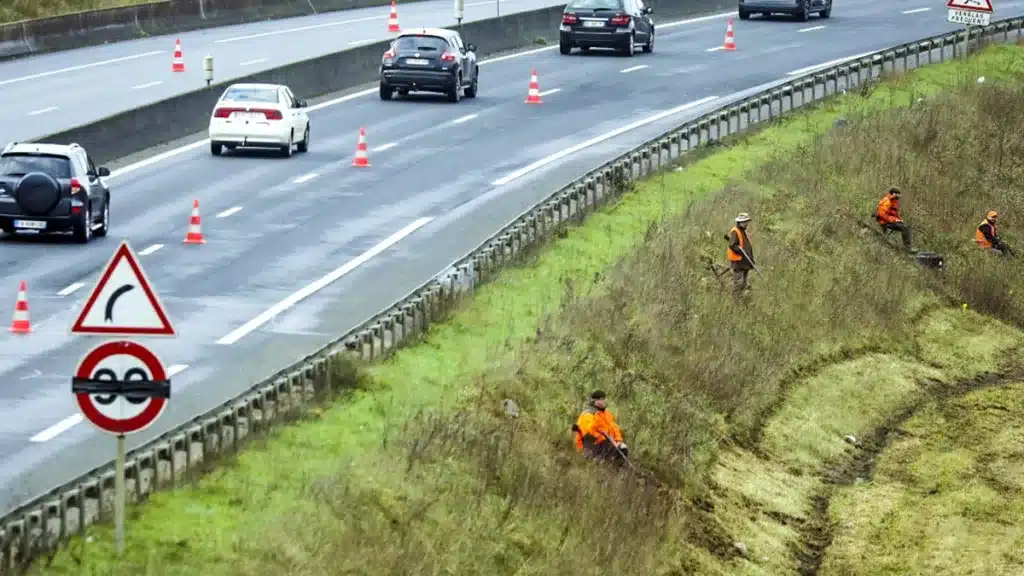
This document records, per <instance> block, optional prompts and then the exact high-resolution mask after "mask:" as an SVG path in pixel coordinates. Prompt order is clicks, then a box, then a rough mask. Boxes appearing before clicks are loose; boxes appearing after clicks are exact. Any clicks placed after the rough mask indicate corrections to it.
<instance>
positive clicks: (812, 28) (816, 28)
mask: <svg viewBox="0 0 1024 576" xmlns="http://www.w3.org/2000/svg"><path fill="white" fill-rule="evenodd" d="M824 29H825V27H824V26H811V27H810V28H801V29H799V30H797V32H811V31H814V30H824Z"/></svg>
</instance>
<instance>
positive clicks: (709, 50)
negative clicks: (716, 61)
mask: <svg viewBox="0 0 1024 576" xmlns="http://www.w3.org/2000/svg"><path fill="white" fill-rule="evenodd" d="M719 50H725V46H715V47H714V48H708V49H707V51H708V52H718V51H719Z"/></svg>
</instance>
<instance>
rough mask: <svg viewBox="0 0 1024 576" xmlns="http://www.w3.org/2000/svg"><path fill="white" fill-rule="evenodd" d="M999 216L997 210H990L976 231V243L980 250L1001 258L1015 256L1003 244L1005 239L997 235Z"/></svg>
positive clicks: (1011, 250) (1010, 249)
mask: <svg viewBox="0 0 1024 576" xmlns="http://www.w3.org/2000/svg"><path fill="white" fill-rule="evenodd" d="M998 218H999V214H998V213H997V212H996V211H995V210H989V211H988V214H986V215H985V219H984V220H982V221H981V224H978V227H977V228H975V229H974V243H975V244H977V245H978V247H979V248H981V249H983V250H986V251H989V252H992V253H993V254H999V255H1000V256H1008V255H1009V256H1013V255H1014V254H1013V249H1012V248H1010V247H1009V246H1007V245H1006V243H1005V242H1003V239H1002V238H1000V237H999V235H998V234H996V220H997V219H998Z"/></svg>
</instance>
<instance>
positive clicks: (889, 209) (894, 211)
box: [875, 194, 903, 224]
mask: <svg viewBox="0 0 1024 576" xmlns="http://www.w3.org/2000/svg"><path fill="white" fill-rule="evenodd" d="M875 218H876V219H877V220H878V223H879V224H895V223H896V222H902V221H903V219H902V218H900V199H899V198H893V197H891V196H889V195H888V194H886V195H885V196H883V197H882V199H881V200H879V201H878V209H877V210H875Z"/></svg>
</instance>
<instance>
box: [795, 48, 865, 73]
mask: <svg viewBox="0 0 1024 576" xmlns="http://www.w3.org/2000/svg"><path fill="white" fill-rule="evenodd" d="M871 54H874V52H862V53H860V54H855V55H853V56H846V57H845V58H836V59H835V60H829V61H828V62H822V63H821V64H815V65H814V66H805V67H803V68H797V69H796V70H793V71H790V72H786V75H787V76H799V75H801V74H806V73H808V72H813V71H814V70H818V69H819V68H828V67H829V66H835V65H836V64H841V63H843V62H846V61H848V60H856V59H857V58H863V57H865V56H870V55H871Z"/></svg>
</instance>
